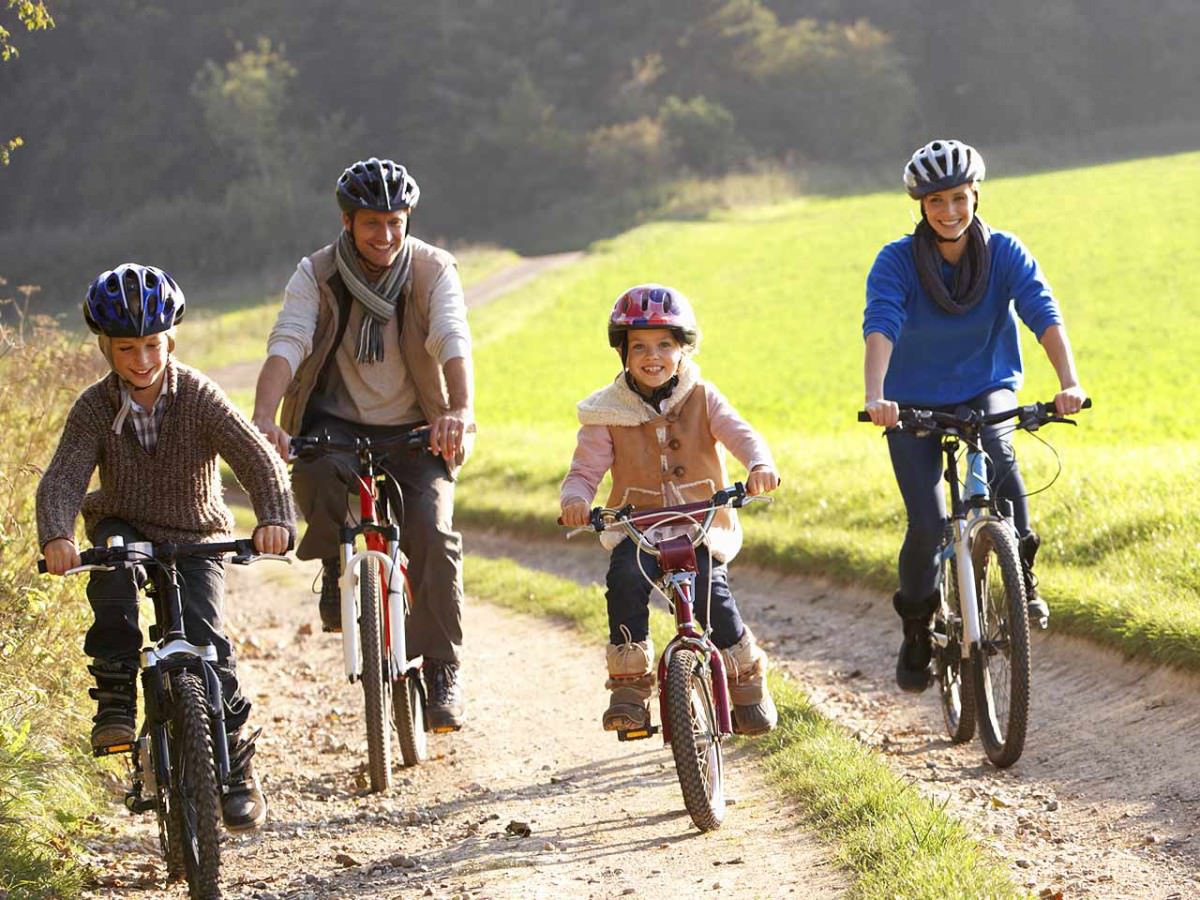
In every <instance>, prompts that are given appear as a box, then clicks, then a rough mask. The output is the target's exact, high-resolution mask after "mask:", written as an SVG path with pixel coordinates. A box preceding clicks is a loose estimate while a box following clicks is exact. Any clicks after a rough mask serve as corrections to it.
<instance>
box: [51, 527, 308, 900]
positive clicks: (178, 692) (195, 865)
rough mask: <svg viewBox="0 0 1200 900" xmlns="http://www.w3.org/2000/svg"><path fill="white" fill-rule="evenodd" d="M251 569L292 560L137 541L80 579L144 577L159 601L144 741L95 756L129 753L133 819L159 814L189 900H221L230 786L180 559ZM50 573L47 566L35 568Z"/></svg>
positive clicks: (248, 547)
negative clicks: (189, 629)
mask: <svg viewBox="0 0 1200 900" xmlns="http://www.w3.org/2000/svg"><path fill="white" fill-rule="evenodd" d="M227 555H232V558H231V559H230V562H233V563H236V564H238V565H248V564H250V563H252V562H257V561H258V560H262V559H279V560H283V561H284V562H288V563H290V562H291V560H290V559H289V558H288V557H286V556H278V555H275V554H270V553H262V554H260V553H258V552H257V551H255V549H254V542H253V541H251V540H249V539H243V540H236V541H224V542H217V543H208V544H172V543H169V542H164V543H150V542H143V541H138V542H133V543H129V544H126V543H124V540H123V539H122V538H121V537H120V536H115V537H112V538H110V539H109V543H108V546H107V547H93V548H92V549H90V550H84V551H83V552H82V553H80V554H79V559H80V564H79V565H78V566H76V567H75V568H73V569H69V570H67V572H66V573H65V574H67V575H71V574H74V573H77V572H90V571H94V570H95V571H112V570H115V569H141V571H139V572H138V573H137V574H136V578H137V581H138V583H139V584H141V583H143V581H144V582H145V587H144V591H145V593H146V595H147V596H149V597H150V598H152V599H153V601H154V622H153V624H151V625H150V640H152V641H153V642H154V645H153V646H151V647H147V648H146V649H144V650H143V651H142V653H141V658H140V666H141V681H142V697H143V698H144V700H143V702H144V706H145V715H144V718H143V721H142V727H141V730H140V731H139V737H138V738H137V740H136V741H134V742H133V743H132V744H119V745H116V746H111V747H106V748H104V749H101V750H97V751H95V755H96V756H111V755H114V754H125V753H127V754H129V766H130V773H131V777H130V787H129V790H128V791H126V793H125V806H126V808H127V809H128V810H129V811H130V812H136V813H140V812H149V811H150V810H154V813H155V815H156V816H157V817H158V841H159V846H160V847H161V848H162V854H163V858H164V859H165V860H166V863H167V877H168V878H169V879H170V880H177V879H179V878H186V879H187V884H188V890H189V896H191V897H193V898H212V897H220V896H221V884H220V870H221V851H220V831H219V827H218V826H219V824H220V821H221V805H220V804H221V796H222V795H223V794H224V793H225V791H227V790H228V789H229V788H230V784H229V746H228V744H227V743H226V737H225V705H224V701H223V698H222V696H221V682H220V680H219V679H218V678H217V673H216V671H215V670H214V669H213V664H214V663H215V662H216V661H217V650H216V648H215V647H213V646H212V645H211V644H204V645H197V644H193V643H191V642H189V641H188V640H187V636H186V635H185V634H184V630H183V600H182V597H181V593H180V588H179V577H178V573H177V571H176V561H177V560H180V559H184V558H187V557H208V558H211V559H218V558H221V557H224V556H227ZM38 571H39V572H45V571H46V566H45V561H44V560H41V561H39V562H38Z"/></svg>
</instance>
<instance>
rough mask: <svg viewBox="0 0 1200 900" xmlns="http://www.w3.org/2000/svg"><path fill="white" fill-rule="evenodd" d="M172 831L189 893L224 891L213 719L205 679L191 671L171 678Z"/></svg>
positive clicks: (198, 899) (201, 896) (197, 898)
mask: <svg viewBox="0 0 1200 900" xmlns="http://www.w3.org/2000/svg"><path fill="white" fill-rule="evenodd" d="M171 693H172V698H171V699H172V703H173V705H174V711H173V715H172V717H171V723H170V729H171V754H170V755H171V769H172V771H171V785H170V788H169V793H170V798H171V802H170V815H171V817H172V819H173V822H172V827H171V829H170V830H171V831H173V832H174V833H175V834H176V835H178V838H179V841H178V844H177V846H178V848H179V853H180V855H182V857H183V869H184V874H185V875H186V876H187V883H188V896H189V897H191V898H193V900H210V898H216V897H220V896H221V882H220V877H221V846H220V832H219V826H218V822H219V819H220V815H221V811H220V796H221V794H220V788H219V786H218V785H217V768H216V763H215V761H214V754H213V745H212V740H213V735H212V718H211V716H210V715H209V712H208V698H207V697H206V696H205V693H204V683H203V682H202V681H201V680H200V679H199V678H197V677H196V676H195V675H193V674H192V673H191V672H185V671H178V672H175V673H174V674H173V676H172V678H171Z"/></svg>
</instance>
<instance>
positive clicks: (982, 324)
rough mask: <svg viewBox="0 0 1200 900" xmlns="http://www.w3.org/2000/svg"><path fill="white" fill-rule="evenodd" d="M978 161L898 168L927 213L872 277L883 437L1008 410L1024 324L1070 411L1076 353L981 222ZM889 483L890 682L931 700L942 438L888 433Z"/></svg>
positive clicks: (953, 145)
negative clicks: (899, 501)
mask: <svg viewBox="0 0 1200 900" xmlns="http://www.w3.org/2000/svg"><path fill="white" fill-rule="evenodd" d="M984 171H985V169H984V163H983V158H982V157H981V156H980V155H979V152H978V151H977V150H975V148H973V147H971V146H970V145H968V144H964V143H962V142H961V141H955V140H936V141H931V142H930V143H928V144H926V145H925V146H924V147H922V148H920V149H919V150H917V151H916V152H915V153H913V155H912V158H911V159H910V160H909V161H908V164H907V165H906V166H905V168H904V186H905V188H906V189H907V190H908V195H909V196H910V197H912V198H913V199H914V200H917V201H918V202H919V203H920V204H921V221H920V222H919V223H918V224H917V227H916V229H915V230H914V231H913V233H912V234H911V235H908V236H906V237H903V238H901V239H900V240H897V241H893V242H891V243H890V244H887V245H885V246H884V248H883V249H882V250H881V251H880V252H879V255H878V256H877V257H876V258H875V264H874V265H873V266H872V267H871V272H870V274H869V275H868V277H867V305H866V312H865V313H864V316H863V336H864V338H865V340H866V358H865V363H864V375H865V380H866V409H867V412H868V414H869V415H870V416H871V421H872V422H873V423H874V424H876V425H880V426H882V427H884V428H891V427H892V426H894V425H895V424H896V423H897V421H898V419H899V405H900V404H904V405H906V406H921V407H924V408H931V409H945V410H949V411H953V410H954V409H955V408H956V407H958V406H961V405H966V406H969V407H972V408H974V409H980V410H984V411H987V412H995V411H999V410H1002V409H1006V408H1011V407H1013V406H1015V405H1016V394H1015V391H1016V390H1017V389H1018V388H1020V386H1021V383H1022V361H1021V349H1020V343H1019V340H1018V326H1017V321H1018V319H1019V320H1020V321H1021V322H1023V323H1025V325H1026V326H1027V327H1028V328H1029V329H1030V330H1031V331H1033V333H1034V334H1035V335H1037V339H1038V341H1039V342H1040V343H1041V345H1042V349H1043V350H1044V351H1045V353H1046V356H1047V357H1048V358H1049V360H1050V364H1051V365H1052V366H1053V367H1054V371H1055V373H1056V374H1057V375H1058V381H1059V385H1060V390H1059V392H1058V394H1056V395H1055V398H1054V403H1055V407H1056V408H1057V410H1058V412H1059V414H1060V415H1070V414H1071V413H1075V412H1078V411H1079V409H1080V407H1081V406H1082V404H1083V401H1084V399H1085V398H1086V397H1087V394H1086V393H1085V391H1084V390H1083V388H1082V387H1080V385H1079V378H1078V376H1077V375H1076V372H1075V360H1074V358H1073V356H1072V353H1071V344H1070V342H1069V341H1068V339H1067V331H1066V328H1065V327H1064V325H1063V321H1062V315H1061V312H1060V310H1059V306H1058V303H1057V301H1056V300H1055V299H1054V295H1053V294H1052V293H1051V291H1050V286H1049V284H1048V283H1047V282H1046V279H1045V277H1044V276H1043V275H1042V271H1041V268H1040V267H1039V266H1038V264H1037V261H1036V260H1035V259H1034V258H1033V256H1032V254H1030V252H1029V251H1028V250H1027V249H1026V248H1025V246H1024V245H1023V244H1022V243H1021V242H1020V241H1019V240H1018V239H1017V238H1016V237H1015V236H1014V235H1012V234H1009V233H1007V232H1004V231H993V230H992V229H990V228H989V227H988V226H987V225H986V224H985V223H984V221H983V220H982V219H980V218H979V216H978V215H977V213H978V209H979V184H980V182H981V181H983V177H984ZM1004 432H1005V429H1003V428H1001V427H993V428H989V429H987V430H986V431H985V432H984V439H983V445H984V449H985V450H986V451H987V453H988V456H989V457H990V459H991V463H992V465H991V466H990V472H989V474H990V478H991V483H992V488H993V492H994V493H995V494H996V495H997V496H999V497H1003V498H1005V499H1007V500H1010V501H1011V502H1012V506H1013V522H1014V524H1015V525H1016V529H1017V533H1018V535H1020V548H1019V549H1020V555H1021V561H1022V564H1023V568H1024V573H1025V584H1026V593H1027V594H1028V597H1029V609H1030V617H1031V618H1036V619H1042V618H1045V617H1047V616H1049V608H1048V607H1047V606H1046V603H1045V600H1043V599H1042V598H1041V597H1039V596H1038V595H1037V593H1036V591H1035V590H1034V587H1035V584H1036V582H1035V581H1034V579H1033V575H1032V572H1031V569H1032V566H1033V561H1034V557H1035V555H1036V554H1037V549H1038V544H1039V543H1040V541H1039V538H1038V536H1037V534H1036V533H1035V532H1034V531H1033V530H1032V529H1031V528H1030V527H1029V508H1028V506H1027V504H1026V502H1025V496H1024V495H1025V486H1024V483H1023V482H1022V480H1021V474H1020V471H1019V470H1018V468H1017V461H1016V457H1015V456H1014V454H1013V450H1012V445H1011V443H1010V442H1009V440H1008V438H1007V436H1006V435H1005V433H1004ZM887 437H888V449H889V451H890V453H891V458H892V468H893V470H894V471H895V474H896V482H897V484H898V485H899V487H900V493H901V495H902V496H903V498H904V507H905V511H906V512H907V514H908V530H907V532H906V534H905V537H904V544H903V546H902V547H901V549H900V563H899V580H900V589H899V590H898V591H897V592H896V594H895V596H894V597H893V598H892V605H893V606H894V607H895V609H896V612H897V613H898V614H899V615H900V618H901V619H902V620H903V623H904V641H903V643H902V644H901V645H900V656H899V659H898V661H897V663H896V683H897V684H898V685H899V686H900V688H901V689H903V690H906V691H914V692H919V691H923V690H925V689H926V688H927V687H928V686H929V684H930V682H931V681H932V676H933V672H932V653H933V639H932V635H931V625H932V621H933V614H934V612H935V610H936V609H937V605H938V591H937V587H938V585H937V564H936V561H935V554H936V551H937V548H938V545H939V543H940V540H941V536H942V529H943V527H944V522H945V519H946V508H945V497H944V493H943V489H942V455H941V449H940V442H939V440H938V438H937V437H936V436H933V435H927V436H924V437H919V436H916V435H914V434H911V433H909V432H906V431H889V432H888V435H887Z"/></svg>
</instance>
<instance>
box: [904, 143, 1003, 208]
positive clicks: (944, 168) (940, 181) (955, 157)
mask: <svg viewBox="0 0 1200 900" xmlns="http://www.w3.org/2000/svg"><path fill="white" fill-rule="evenodd" d="M986 171H987V168H986V166H984V164H983V157H982V156H980V155H979V151H978V150H976V149H975V148H974V147H972V146H971V145H970V144H964V143H963V142H962V141H955V140H936V141H930V142H929V143H928V144H926V145H925V146H924V147H922V148H921V149H919V150H917V151H916V152H915V153H913V155H912V158H911V159H910V160H909V161H908V164H907V165H906V166H905V167H904V187H905V189H906V190H907V191H908V196H910V197H912V198H913V199H914V200H920V199H921V198H922V197H924V196H925V195H926V194H932V193H934V192H935V191H944V190H946V189H947V188H952V187H955V186H957V185H960V184H974V183H976V182H978V181H983V176H984V174H985V173H986Z"/></svg>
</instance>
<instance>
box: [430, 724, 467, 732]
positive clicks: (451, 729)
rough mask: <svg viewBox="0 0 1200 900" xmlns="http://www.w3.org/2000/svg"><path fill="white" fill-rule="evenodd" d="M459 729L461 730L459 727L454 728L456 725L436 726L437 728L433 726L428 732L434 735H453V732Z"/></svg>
mask: <svg viewBox="0 0 1200 900" xmlns="http://www.w3.org/2000/svg"><path fill="white" fill-rule="evenodd" d="M460 728H461V726H456V725H437V726H434V727H433V728H430V729H429V730H430V731H431V732H433V733H434V734H453V733H454V732H456V731H458V730H459V729H460Z"/></svg>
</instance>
